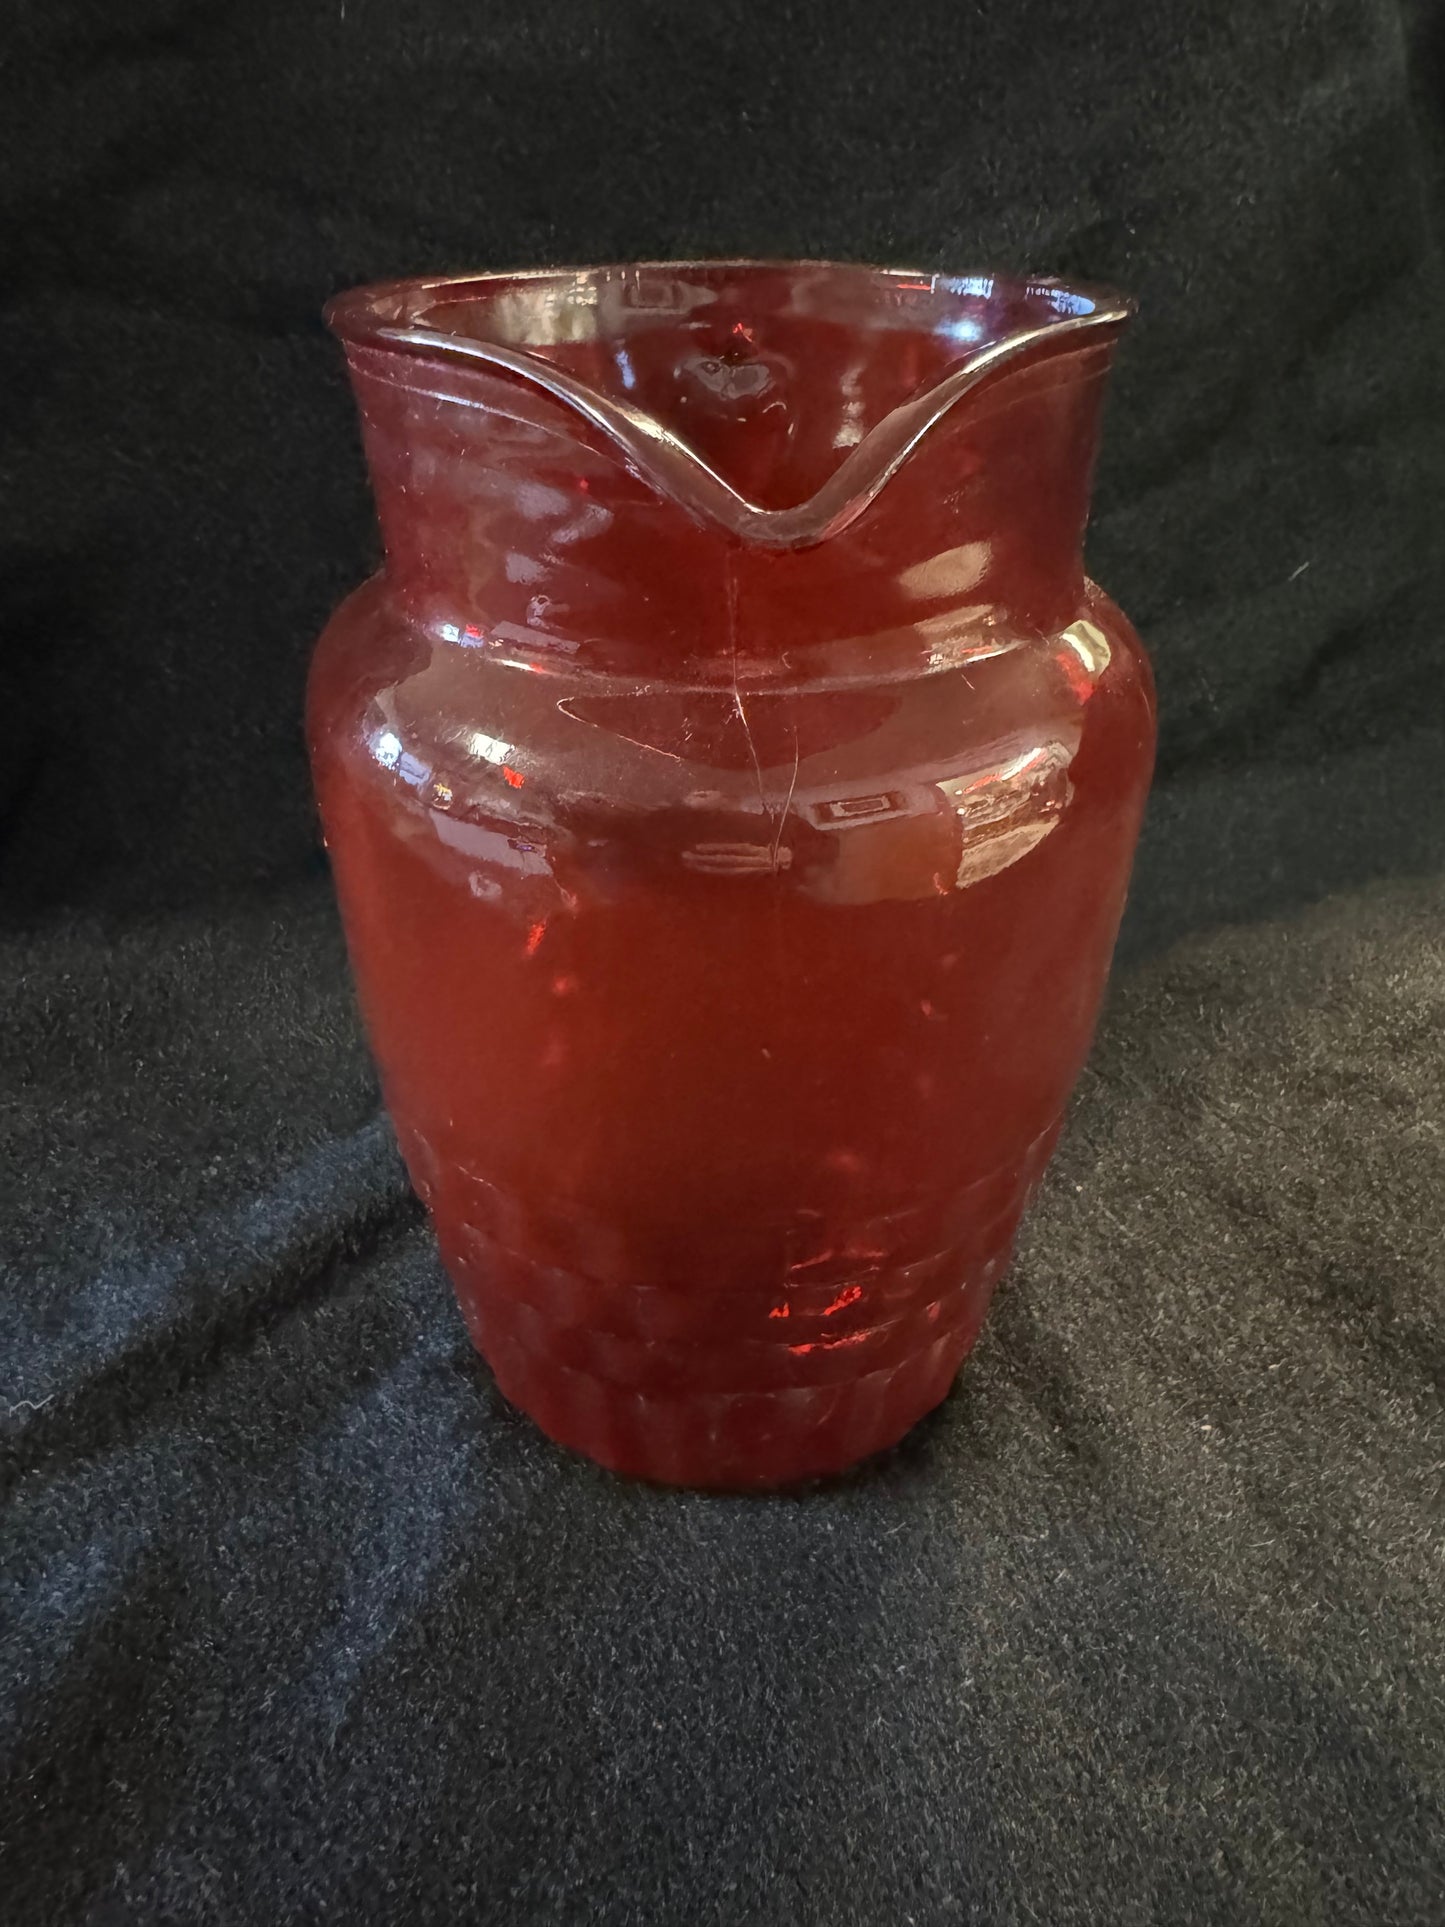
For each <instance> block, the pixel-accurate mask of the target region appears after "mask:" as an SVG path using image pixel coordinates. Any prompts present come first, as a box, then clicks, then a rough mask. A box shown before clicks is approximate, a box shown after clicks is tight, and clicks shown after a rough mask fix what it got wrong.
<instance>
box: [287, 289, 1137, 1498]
mask: <svg viewBox="0 0 1445 1927" xmlns="http://www.w3.org/2000/svg"><path fill="white" fill-rule="evenodd" d="M1128 312H1129V311H1128V307H1127V304H1126V303H1124V302H1122V301H1120V300H1119V299H1117V298H1116V297H1114V296H1112V295H1109V294H1105V293H1103V292H1101V291H1098V290H1093V289H1088V288H1082V287H1076V286H1065V285H1062V284H1060V283H1058V282H1053V281H1025V280H1010V279H1006V278H1004V277H1002V276H996V275H976V276H963V277H956V276H949V275H939V274H910V273H899V272H893V271H884V270H878V269H871V268H860V267H847V266H836V265H828V264H818V263H801V264H781V265H773V264H767V263H755V262H704V263H683V264H675V263H666V264H656V265H653V264H648V265H642V266H631V267H606V268H589V269H583V270H578V271H566V272H542V273H531V274H513V275H488V276H481V277H475V278H466V279H458V280H445V281H426V282H404V283H398V284H393V285H389V286H385V287H378V288H369V289H361V290H358V291H356V292H354V293H350V294H346V295H343V296H341V297H340V299H338V300H337V301H335V302H333V303H332V305H331V308H330V310H329V320H330V323H331V326H332V327H333V329H334V330H335V332H336V333H337V335H338V336H339V337H340V338H341V340H342V342H343V344H344V346H345V350H346V355H347V360H348V364H349V367H350V373H351V379H352V381H353V383H354V386H355V390H356V396H357V400H358V404H359V407H360V413H361V421H362V426H363V431H364V436H365V444H366V453H367V459H368V462H369V464H370V467H371V473H372V479H373V483H374V486H375V491H376V496H377V501H378V505H379V511H380V519H381V526H382V532H383V537H384V541H385V548H386V564H385V567H384V569H383V570H382V572H381V574H379V575H378V576H377V577H375V578H374V579H373V580H372V581H371V582H369V583H367V584H366V585H365V587H363V588H362V589H360V590H359V591H357V593H356V594H355V595H353V596H352V597H351V598H350V600H349V601H347V602H346V603H345V604H344V605H343V606H342V608H341V610H340V611H339V612H338V614H337V615H336V617H335V618H334V620H333V621H332V623H331V624H330V626H329V627H328V629H327V630H326V633H325V635H324V636H323V637H322V640H321V643H320V646H319V648H318V651H317V655H316V659H315V663H314V666H313V670H312V677H311V688H310V699H309V734H310V743H311V753H312V759H313V765H314V769H315V776H316V785H317V791H318V794H319V798H320V805H321V812H322V817H323V820H324V824H325V829H326V835H327V840H328V843H329V846H330V850H331V855H332V860H333V863H334V867H335V877H336V887H337V891H338V895H339V897H340V902H341V910H342V915H343V919H344V922H345V926H346V934H347V939H348V942H349V946H350V952H351V957H352V961H353V966H354V969H355V974H356V980H357V985H358V990H359V994H360V1001H361V1007H362V1012H363V1015H364V1018H365V1021H366V1025H367V1029H368V1032H369V1034H370V1038H371V1042H372V1045H373V1048H374V1050H375V1053H376V1057H377V1060H378V1063H379V1065H380V1069H381V1076H382V1081H383V1087H384V1090H385V1095H386V1101H387V1104H388V1107H389V1109H390V1112H391V1115H392V1118H393V1120H394V1122H395V1125H396V1129H397V1134H398V1136H399V1138H400V1141H401V1146H402V1151H403V1154H404V1156H405V1158H406V1162H407V1167H408V1169H409V1171H410V1173H411V1176H412V1180H413V1182H414V1183H415V1185H416V1188H417V1190H418V1191H419V1193H420V1194H421V1196H422V1198H423V1199H424V1200H425V1202H426V1204H427V1206H428V1208H429V1210H430V1212H431V1216H432V1220H433V1222H434V1224H435V1227H436V1233H437V1237H438V1240H439V1242H440V1246H441V1250H442V1254H443V1257H444V1259H445V1261H446V1264H447V1268H448V1270H449V1271H450V1273H451V1276H452V1278H453V1280H454V1282H455V1285H456V1290H457V1296H458V1298H459V1300H460V1302H461V1307H462V1311H463V1313H464V1315H465V1317H466V1320H467V1323H468V1326H469V1327H470V1330H471V1333H472V1336H473V1338H474V1339H475V1341H476V1343H477V1345H478V1347H479V1348H480V1349H481V1351H482V1352H483V1354H484V1355H485V1357H486V1358H487V1360H488V1361H489V1363H490V1364H491V1366H492V1369H493V1370H494V1372H495V1374H496V1377H497V1381H498V1383H499V1385H500V1386H501V1388H502V1390H503V1392H504V1393H505V1394H506V1395H507V1397H508V1398H510V1399H512V1400H514V1401H515V1402H516V1403H517V1404H518V1405H520V1406H521V1407H523V1409H524V1410H526V1411H527V1412H530V1413H531V1414H532V1416H533V1417H534V1418H535V1419H536V1420H537V1422H538V1423H539V1424H540V1425H541V1426H543V1428H544V1429H545V1430H546V1431H547V1432H549V1433H550V1434H551V1435H552V1437H553V1438H555V1439H558V1440H561V1441H562V1442H563V1443H564V1444H567V1445H570V1446H574V1447H576V1448H577V1449H579V1450H580V1451H583V1452H586V1453H589V1454H590V1455H591V1456H592V1457H593V1458H595V1459H598V1460H600V1461H601V1462H602V1463H603V1464H604V1465H608V1466H612V1467H615V1468H616V1469H617V1470H619V1471H623V1472H628V1473H635V1474H640V1475H642V1476H644V1477H647V1478H651V1479H659V1480H667V1481H676V1482H683V1483H694V1484H700V1485H718V1486H758V1485H770V1484H776V1483H781V1482H784V1481H789V1480H795V1479H799V1478H803V1477H807V1476H810V1475H815V1474H820V1473H828V1472H833V1471H837V1470H839V1469H840V1468H842V1467H844V1466H846V1465H848V1464H850V1463H852V1462H853V1461H854V1460H856V1459H859V1458H861V1457H863V1456H864V1455H865V1454H867V1453H870V1452H873V1451H876V1450H877V1449H879V1448H880V1447H883V1446H886V1445H889V1444H891V1443H892V1442H893V1441H895V1440H896V1439H898V1438H899V1437H900V1436H901V1435H902V1434H903V1433H904V1432H905V1431H906V1430H907V1429H908V1427H909V1426H910V1425H912V1424H913V1423H914V1421H915V1420H916V1419H918V1418H919V1417H920V1416H921V1415H922V1414H923V1413H924V1412H926V1411H928V1410H929V1408H930V1407H932V1406H934V1405H936V1404H937V1403H938V1401H939V1400H940V1399H942V1398H943V1396H944V1395H945V1393H946V1392H947V1391H948V1388H949V1386H950V1384H951V1382H952V1380H953V1378H954V1375H955V1373H956V1372H957V1370H958V1367H959V1363H960V1361H961V1360H962V1359H963V1357H964V1355H965V1353H966V1352H967V1351H968V1349H969V1346H970V1345H971V1344H972V1342H973V1340H974V1337H975V1336H976V1334H977V1332H978V1328H979V1325H980V1322H981V1321H982V1319H983V1316H984V1312H985V1310H986V1309H987V1306H988V1302H989V1298H990V1295H991V1294H992V1292H993V1289H994V1286H995V1284H996V1283H997V1281H998V1278H999V1274H1000V1273H1001V1272H1002V1270H1003V1269H1004V1267H1005V1265H1006V1263H1007V1261H1008V1256H1009V1252H1010V1248H1011V1245H1012V1242H1013V1238H1014V1233H1015V1229H1016V1227H1017V1224H1018V1220H1019V1216H1020V1213H1021V1212H1022V1210H1023V1208H1024V1205H1025V1203H1026V1201H1027V1199H1028V1197H1029V1194H1030V1192H1031V1190H1032V1188H1033V1186H1034V1185H1035V1184H1036V1183H1037V1181H1038V1178H1039V1176H1040V1174H1041V1173H1042V1171H1043V1168H1044V1165H1045V1163H1046V1161H1047V1159H1048V1157H1049V1153H1050V1151H1051V1149H1052V1147H1053V1144H1054V1140H1055V1138H1056V1136H1057V1134H1058V1131H1059V1125H1060V1119H1061V1116H1062V1113H1063V1108H1064V1104H1065V1101H1066V1099H1067V1097H1068V1095H1069V1091H1070V1089H1071V1087H1072V1085H1073V1083H1074V1081H1075V1079H1076V1077H1077V1076H1078V1073H1079V1070H1080V1067H1081V1066H1082V1064H1083V1061H1084V1056H1085V1053H1086V1051H1087V1049H1088V1046H1089V1041H1090V1035H1091V1032H1092V1029H1093V1026H1094V1021H1095V1017H1096V1014H1097V1011H1098V1007H1099V1002H1100V997H1101V993H1102V991H1103V987H1104V980H1105V976H1106V973H1107V969H1108V964H1109V957H1110V952H1111V950H1112V947H1113V943H1114V937H1115V932H1116V929H1117V926H1118V922H1119V916H1120V912H1121V910H1122V907H1123V902H1124V892H1125V886H1126V882H1127V878H1128V872H1129V865H1130V860H1131V857H1132V854H1133V849H1134V843H1135V839H1136V835H1137V832H1138V827H1139V819H1140V814H1141V811H1142V808H1143V803H1144V796H1145V791H1146V789H1147V786H1148V779H1149V772H1150V768H1151V763H1152V758H1153V744H1154V717H1153V697H1152V689H1151V682H1150V676H1149V670H1148V666H1147V663H1146V660H1145V657H1144V654H1143V652H1142V650H1141V648H1140V645H1139V642H1138V640H1137V638H1136V637H1135V635H1134V633H1133V631H1132V630H1131V629H1130V627H1129V625H1128V623H1127V622H1126V621H1125V620H1124V618H1123V617H1122V616H1121V615H1120V613H1119V611H1118V610H1117V609H1116V608H1115V607H1114V605H1113V604H1112V603H1111V602H1110V601H1109V600H1108V599H1107V597H1105V596H1104V595H1103V594H1102V593H1101V592H1100V591H1099V590H1098V589H1097V588H1095V587H1094V586H1093V585H1092V584H1090V583H1089V582H1088V581H1087V580H1086V579H1085V577H1084V573H1083V567H1082V561H1081V548H1082V538H1083V532H1084V525H1085V520H1086V517H1087V511H1088V501H1089V486H1090V474H1091V469H1092V465H1093V459H1094V453H1095V446H1096V441H1097V435H1098V423H1099V413H1100V406H1101V403H1102V399H1103V393H1104V387H1105V379H1106V375H1107V372H1108V368H1109V363H1110V359H1111V356H1112V353H1113V349H1114V345H1115V341H1116V338H1117V336H1118V334H1119V331H1120V329H1121V327H1122V326H1123V324H1124V322H1125V321H1126V319H1127V316H1128Z"/></svg>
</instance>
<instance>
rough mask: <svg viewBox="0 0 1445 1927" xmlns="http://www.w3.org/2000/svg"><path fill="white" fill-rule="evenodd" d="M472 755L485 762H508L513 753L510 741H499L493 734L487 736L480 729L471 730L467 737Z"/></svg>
mask: <svg viewBox="0 0 1445 1927" xmlns="http://www.w3.org/2000/svg"><path fill="white" fill-rule="evenodd" d="M467 740H468V742H469V743H470V745H471V751H472V754H473V756H480V757H481V758H482V760H483V761H484V762H487V763H509V762H511V760H512V756H513V754H514V752H513V749H512V745H511V744H510V743H504V742H501V741H500V740H499V739H498V738H497V737H495V736H487V735H485V734H484V733H483V732H482V731H481V730H480V729H474V730H472V732H471V734H470V736H469V737H468V739H467Z"/></svg>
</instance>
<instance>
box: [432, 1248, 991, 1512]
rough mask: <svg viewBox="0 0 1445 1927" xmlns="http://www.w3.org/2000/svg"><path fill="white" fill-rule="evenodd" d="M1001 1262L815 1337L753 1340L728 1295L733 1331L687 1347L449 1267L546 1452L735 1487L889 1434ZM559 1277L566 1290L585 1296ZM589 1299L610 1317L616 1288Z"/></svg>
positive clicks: (964, 1340)
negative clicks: (580, 1320) (604, 1304)
mask: <svg viewBox="0 0 1445 1927" xmlns="http://www.w3.org/2000/svg"><path fill="white" fill-rule="evenodd" d="M1004 1261H1005V1260H1004V1255H1003V1254H1001V1255H1000V1256H999V1257H998V1258H996V1259H994V1260H991V1261H989V1262H988V1263H986V1264H984V1265H982V1266H977V1267H975V1268H974V1270H973V1273H972V1275H971V1276H968V1277H958V1276H955V1280H954V1282H952V1283H951V1284H950V1285H948V1286H947V1287H946V1288H945V1289H943V1290H941V1291H939V1290H936V1289H935V1290H933V1291H931V1292H929V1293H926V1294H922V1296H924V1297H926V1302H919V1303H916V1304H914V1305H912V1306H910V1307H909V1308H908V1309H906V1310H903V1311H901V1312H899V1313H898V1315H896V1316H893V1317H889V1318H887V1319H885V1320H884V1321H882V1322H880V1323H877V1324H856V1323H855V1324H853V1325H852V1326H851V1327H848V1326H844V1325H843V1324H842V1319H841V1316H840V1318H839V1321H838V1322H839V1327H840V1328H839V1329H837V1330H834V1329H831V1328H829V1329H823V1328H822V1327H821V1321H819V1320H816V1319H815V1320H805V1319H803V1318H799V1317H797V1316H796V1315H795V1316H793V1317H790V1318H789V1319H788V1320H787V1321H786V1322H785V1323H784V1322H783V1321H776V1322H773V1332H774V1333H775V1334H776V1335H774V1336H771V1337H770V1336H765V1335H762V1334H758V1335H752V1334H753V1329H754V1328H755V1326H756V1325H757V1323H758V1315H757V1311H756V1309H755V1307H754V1306H753V1305H752V1304H751V1302H749V1301H743V1302H740V1303H738V1304H737V1305H736V1306H735V1307H733V1308H732V1309H733V1310H734V1311H735V1313H736V1319H737V1327H738V1335H737V1336H735V1337H732V1338H728V1339H724V1338H719V1337H716V1336H714V1337H711V1338H708V1339H703V1340H693V1341H691V1342H689V1341H687V1340H683V1339H671V1340H669V1339H658V1338H646V1337H641V1336H639V1335H637V1334H636V1333H635V1332H634V1333H632V1334H630V1335H629V1334H623V1333H620V1332H616V1331H611V1330H606V1329H602V1328H600V1327H599V1326H597V1325H581V1324H576V1323H566V1322H560V1321H558V1320H556V1319H555V1318H553V1317H550V1316H549V1315H548V1313H547V1312H546V1311H544V1310H542V1309H539V1307H538V1306H537V1305H536V1304H535V1303H532V1302H530V1301H529V1300H528V1298H527V1297H525V1296H521V1295H516V1294H517V1290H518V1288H519V1287H522V1288H525V1287H526V1285H527V1284H528V1283H530V1282H535V1280H534V1279H529V1277H528V1271H529V1267H528V1266H527V1265H526V1262H525V1261H524V1260H522V1259H519V1258H518V1257H517V1256H516V1255H515V1254H512V1253H507V1254H502V1253H493V1254H492V1256H491V1258H490V1260H487V1259H484V1258H482V1257H481V1256H480V1254H478V1255H477V1256H476V1257H474V1258H472V1259H471V1260H458V1259H457V1258H456V1257H455V1256H453V1258H452V1262H451V1270H452V1275H453V1278H454V1280H455V1282H456V1286H457V1295H458V1298H459V1300H460V1302H461V1307H462V1311H463V1313H464V1315H465V1317H466V1320H467V1324H468V1326H469V1328H470V1330H471V1333H472V1337H473V1339H474V1340H475V1342H476V1344H477V1347H478V1349H479V1350H480V1351H481V1353H482V1354H483V1356H484V1357H485V1358H486V1359H487V1361H488V1363H489V1364H490V1365H491V1367H492V1370H493V1371H494V1372H495V1374H496V1377H497V1383H498V1384H499V1385H500V1387H501V1389H502V1391H503V1392H504V1393H505V1394H506V1396H507V1397H508V1398H509V1399H511V1400H512V1402H513V1403H514V1404H516V1405H519V1406H521V1408H522V1409H523V1411H525V1412H528V1413H530V1414H531V1416H532V1417H533V1418H534V1419H535V1420H536V1421H537V1423H538V1424H539V1425H540V1426H541V1427H542V1429H543V1430H544V1431H545V1432H547V1433H548V1434H549V1435H550V1436H551V1437H552V1438H554V1439H556V1440H557V1441H558V1442H559V1443H560V1444H562V1445H568V1446H571V1447H573V1448H574V1449H575V1450H577V1451H579V1452H585V1453H586V1454H587V1455H588V1456H589V1457H590V1458H593V1459H596V1460H597V1461H598V1462H599V1463H600V1464H602V1465H606V1466H609V1467H611V1468H612V1470H614V1471H616V1472H625V1473H630V1474H632V1475H633V1476H635V1477H638V1478H644V1479H655V1480H659V1481H661V1482H663V1483H666V1484H675V1485H699V1486H725V1487H742V1486H765V1485H782V1484H787V1483H790V1482H791V1481H794V1480H797V1479H805V1478H810V1477H815V1476H817V1475H819V1474H822V1473H828V1472H839V1471H841V1470H843V1468H844V1467H845V1466H849V1465H852V1464H853V1463H854V1462H855V1461H856V1460H858V1459H861V1458H866V1457H867V1456H868V1454H869V1453H871V1452H877V1451H880V1450H882V1448H883V1447H885V1446H888V1445H892V1444H894V1443H896V1441H897V1440H898V1439H900V1438H902V1436H903V1434H904V1433H905V1432H906V1431H908V1429H909V1427H910V1426H912V1425H913V1424H914V1423H916V1421H917V1420H918V1419H920V1418H922V1416H923V1415H924V1413H925V1412H928V1411H931V1410H932V1408H933V1407H934V1406H935V1405H937V1404H938V1403H939V1401H940V1400H941V1399H942V1398H943V1397H944V1396H945V1394H946V1393H947V1391H948V1388H949V1386H950V1385H951V1384H952V1382H953V1378H954V1375H955V1373H956V1372H957V1370H958V1367H959V1364H960V1363H961V1361H962V1359H963V1357H964V1354H965V1353H966V1352H967V1351H968V1348H969V1346H970V1345H971V1344H972V1343H973V1340H974V1338H975V1337H976V1336H977V1333H978V1328H979V1326H980V1324H981V1323H982V1321H983V1315H984V1313H985V1311H986V1310H987V1308H988V1301H989V1298H990V1296H991V1295H992V1290H993V1285H994V1282H995V1280H996V1279H997V1277H998V1275H999V1273H1000V1272H1001V1271H1002V1269H1003V1264H1004ZM503 1279H505V1286H503V1285H502V1283H501V1281H502V1280H503ZM570 1282H571V1283H572V1285H573V1286H574V1288H575V1289H576V1291H577V1292H578V1295H585V1293H586V1292H587V1291H588V1290H589V1289H592V1288H593V1287H592V1286H591V1281H588V1280H584V1279H574V1280H572V1281H570ZM555 1284H556V1280H555V1278H554V1279H549V1280H548V1281H546V1283H544V1284H543V1285H542V1289H541V1292H540V1293H539V1295H541V1296H546V1295H547V1294H548V1292H549V1291H550V1290H551V1289H552V1288H553V1287H555ZM602 1290H603V1292H604V1293H605V1295H606V1297H607V1298H608V1300H609V1304H608V1311H609V1313H610V1314H611V1315H612V1316H613V1317H616V1315H617V1314H618V1312H619V1310H620V1309H621V1307H620V1306H619V1303H618V1299H619V1296H620V1292H619V1288H617V1287H611V1288H605V1287H604V1288H602ZM834 1295H835V1297H836V1296H839V1295H841V1294H840V1293H835V1294H834ZM638 1296H639V1297H644V1296H647V1297H651V1296H653V1294H650V1293H649V1294H644V1293H639V1294H638ZM677 1296H678V1299H679V1300H680V1301H682V1302H684V1303H685V1298H684V1294H683V1293H681V1292H679V1293H678V1294H677ZM716 1309H717V1308H716V1306H714V1307H713V1310H714V1314H716ZM762 1316H763V1318H765V1319H766V1318H767V1316H768V1314H767V1313H766V1312H763V1314H762ZM645 1317H646V1315H645V1314H644V1321H645ZM804 1334H807V1335H806V1336H805V1335H804Z"/></svg>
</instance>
